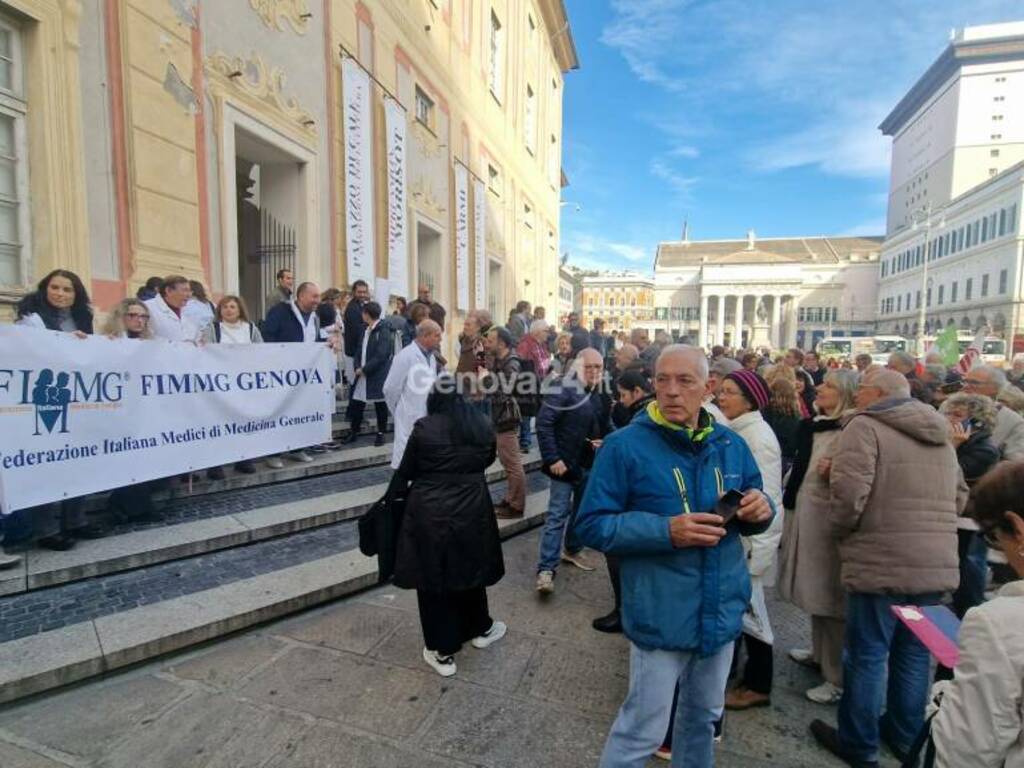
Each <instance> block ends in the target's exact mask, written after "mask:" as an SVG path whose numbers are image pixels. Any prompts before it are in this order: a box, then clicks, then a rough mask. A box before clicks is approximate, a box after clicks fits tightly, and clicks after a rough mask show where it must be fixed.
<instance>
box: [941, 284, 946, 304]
mask: <svg viewBox="0 0 1024 768" xmlns="http://www.w3.org/2000/svg"><path fill="white" fill-rule="evenodd" d="M945 299H946V286H944V285H940V286H939V306H942V304H943V302H944V301H945Z"/></svg>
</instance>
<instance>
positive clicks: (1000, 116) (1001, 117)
mask: <svg viewBox="0 0 1024 768" xmlns="http://www.w3.org/2000/svg"><path fill="white" fill-rule="evenodd" d="M992 119H993V120H994V121H995V122H997V123H998V122H1001V121H1002V119H1003V116H1002V115H992Z"/></svg>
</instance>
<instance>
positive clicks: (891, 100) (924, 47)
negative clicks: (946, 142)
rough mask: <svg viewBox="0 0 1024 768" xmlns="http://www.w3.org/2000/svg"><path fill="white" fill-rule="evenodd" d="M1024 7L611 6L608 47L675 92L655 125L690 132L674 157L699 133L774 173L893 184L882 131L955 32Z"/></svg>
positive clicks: (721, 0) (642, 75) (996, 0)
mask: <svg viewBox="0 0 1024 768" xmlns="http://www.w3.org/2000/svg"><path fill="white" fill-rule="evenodd" d="M1019 3H1020V0H970V1H968V0H948V2H946V3H942V4H940V6H936V5H935V4H932V3H925V2H913V3H904V4H900V5H899V6H898V7H896V6H893V5H892V3H891V2H890V1H889V0H858V1H857V2H853V3H829V4H826V5H823V4H821V3H820V2H819V0H703V1H702V2H696V0H611V9H612V12H613V16H612V20H611V21H610V22H609V23H608V24H607V26H606V27H605V28H604V30H603V34H602V36H601V41H602V42H603V43H604V44H605V45H607V46H609V47H610V48H612V49H614V50H616V51H618V52H619V54H620V55H621V56H622V57H623V59H624V60H625V62H626V64H627V65H628V67H629V68H630V70H631V71H632V73H633V74H634V76H635V77H636V78H637V79H638V80H640V81H642V82H645V83H650V84H653V85H656V86H658V87H659V88H663V89H664V90H666V91H668V92H669V93H670V94H671V101H670V102H667V103H666V104H664V105H659V110H658V115H657V118H656V120H655V121H653V122H655V124H656V125H658V127H659V128H660V129H661V130H662V132H663V133H665V134H666V135H668V136H670V137H671V136H673V134H675V135H676V136H677V137H679V138H681V136H680V134H685V133H686V132H687V130H688V131H689V132H690V134H691V135H690V136H687V137H686V139H687V141H686V143H681V144H680V146H679V147H678V148H679V149H680V150H682V151H681V152H680V153H678V154H676V153H673V152H672V150H669V154H668V155H666V156H667V157H682V158H688V159H692V157H696V156H697V155H695V154H694V155H690V154H687V149H689V148H692V147H691V146H690V143H689V141H692V139H693V134H694V133H696V134H697V135H698V136H699V137H701V138H704V137H711V138H714V139H717V140H718V141H720V142H721V143H722V144H723V145H724V146H725V147H727V148H726V149H724V150H723V151H726V152H736V153H737V154H738V155H739V157H740V158H742V159H745V160H746V161H747V162H748V164H750V165H751V166H752V167H753V168H754V169H756V170H759V171H763V172H771V171H777V170H782V169H786V168H792V167H796V166H804V165H810V166H816V167H818V168H819V169H820V170H821V171H823V172H825V173H829V174H834V175H839V176H855V177H884V176H886V175H887V174H888V172H889V161H888V149H889V144H890V139H888V138H886V137H883V136H881V135H880V133H879V131H878V128H877V126H878V124H879V122H881V120H882V119H883V118H884V117H885V115H886V114H887V113H888V111H889V110H890V109H891V108H892V107H894V106H895V104H896V103H897V101H898V100H899V98H900V96H901V95H902V94H903V93H904V92H905V91H906V89H907V88H908V87H909V86H910V85H911V84H913V82H914V81H915V80H916V79H917V78H918V77H919V76H920V75H921V74H922V73H923V72H924V70H925V69H926V68H927V66H928V65H929V64H931V62H932V61H933V60H934V59H935V57H936V56H938V55H939V53H940V52H941V50H942V48H943V47H944V46H945V45H946V40H947V34H948V29H949V28H950V27H952V26H955V25H962V24H964V23H968V24H978V23H985V22H991V21H999V20H1006V19H1008V18H1014V17H1016V16H1017V15H1019V12H1020V6H1019ZM743 121H747V123H749V124H747V123H744V122H743ZM678 126H682V128H683V130H673V128H676V127H678ZM755 137H756V138H757V139H758V142H757V145H756V146H750V144H749V142H750V140H751V138H755ZM766 137H767V138H766ZM705 150H706V153H707V148H705Z"/></svg>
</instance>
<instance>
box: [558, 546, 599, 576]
mask: <svg viewBox="0 0 1024 768" xmlns="http://www.w3.org/2000/svg"><path fill="white" fill-rule="evenodd" d="M562 562H563V563H569V564H571V565H575V566H576V567H577V568H579V569H580V570H581V571H592V570H594V566H592V565H591V564H590V563H588V562H587V559H586V558H585V557H583V553H582V552H577V553H576V554H570V553H569V552H566V551H565V550H562Z"/></svg>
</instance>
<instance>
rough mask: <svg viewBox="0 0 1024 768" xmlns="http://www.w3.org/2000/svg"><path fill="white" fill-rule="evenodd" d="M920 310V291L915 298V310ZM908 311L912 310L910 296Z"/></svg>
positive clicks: (908, 297)
mask: <svg viewBox="0 0 1024 768" xmlns="http://www.w3.org/2000/svg"><path fill="white" fill-rule="evenodd" d="M920 308H921V292H920V291H918V292H917V296H916V297H915V300H914V309H920ZM907 309H910V296H909V295H908V296H907Z"/></svg>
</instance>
